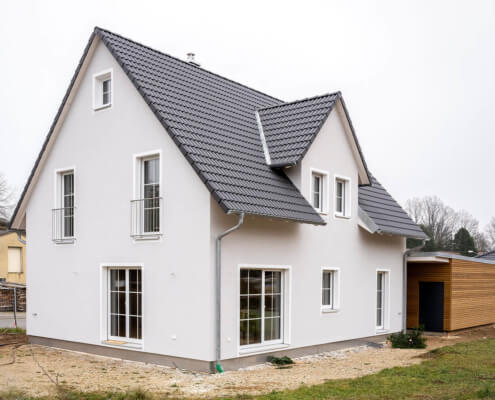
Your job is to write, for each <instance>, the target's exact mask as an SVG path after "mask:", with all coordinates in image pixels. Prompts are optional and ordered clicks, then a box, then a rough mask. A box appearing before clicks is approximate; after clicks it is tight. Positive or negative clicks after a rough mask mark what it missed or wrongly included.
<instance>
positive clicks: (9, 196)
mask: <svg viewBox="0 0 495 400" xmlns="http://www.w3.org/2000/svg"><path fill="white" fill-rule="evenodd" d="M12 208H13V192H12V189H11V187H10V186H9V184H8V183H7V179H5V176H4V175H3V174H2V173H0V219H4V220H8V219H9V218H10V213H11V212H12Z"/></svg>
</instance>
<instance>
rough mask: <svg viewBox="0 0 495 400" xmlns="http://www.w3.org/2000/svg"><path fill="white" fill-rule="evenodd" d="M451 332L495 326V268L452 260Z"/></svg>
mask: <svg viewBox="0 0 495 400" xmlns="http://www.w3.org/2000/svg"><path fill="white" fill-rule="evenodd" d="M451 263H452V299H451V309H452V321H451V323H452V325H451V330H456V329H463V328H468V327H471V326H478V325H485V324H490V323H494V322H495V265H492V264H484V263H478V262H474V261H465V260H457V259H452V260H451Z"/></svg>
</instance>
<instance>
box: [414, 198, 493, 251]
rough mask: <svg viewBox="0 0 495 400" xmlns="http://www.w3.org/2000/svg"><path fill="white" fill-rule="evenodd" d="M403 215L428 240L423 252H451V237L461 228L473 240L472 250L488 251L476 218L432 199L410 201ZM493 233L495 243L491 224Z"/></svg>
mask: <svg viewBox="0 0 495 400" xmlns="http://www.w3.org/2000/svg"><path fill="white" fill-rule="evenodd" d="M406 211H407V212H408V213H409V215H410V216H411V218H412V219H413V220H414V222H416V223H417V224H418V225H419V226H421V228H422V229H423V231H424V232H425V233H426V234H427V235H428V236H429V237H430V242H428V243H427V245H426V246H425V249H426V250H452V249H453V247H452V246H453V239H454V235H455V234H456V233H457V232H458V231H459V229H461V228H465V229H466V230H467V231H468V232H469V234H470V235H471V236H472V237H473V239H474V242H475V247H476V250H478V251H486V250H487V248H488V247H489V245H488V243H487V242H488V240H487V237H486V235H485V234H484V233H483V232H480V229H479V222H478V220H477V219H476V218H474V217H473V216H472V215H471V214H470V213H468V212H467V211H465V210H461V211H455V210H454V209H453V208H452V207H449V206H447V205H446V204H444V203H443V202H442V200H440V199H439V198H438V197H436V196H427V197H423V198H413V199H410V200H408V201H407V203H406ZM493 233H494V239H495V220H494V225H493ZM494 244H495V242H494Z"/></svg>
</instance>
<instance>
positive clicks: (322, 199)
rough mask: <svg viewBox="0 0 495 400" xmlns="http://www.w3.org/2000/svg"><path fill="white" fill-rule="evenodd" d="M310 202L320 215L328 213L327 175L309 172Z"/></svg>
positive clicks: (319, 172) (314, 171) (316, 171)
mask: <svg viewBox="0 0 495 400" xmlns="http://www.w3.org/2000/svg"><path fill="white" fill-rule="evenodd" d="M310 190H311V193H310V202H311V205H312V206H313V207H314V209H315V210H316V211H318V212H319V213H320V214H327V213H328V173H327V172H324V171H319V170H314V169H312V170H311V189H310Z"/></svg>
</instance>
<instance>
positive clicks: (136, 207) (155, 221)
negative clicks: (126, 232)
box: [131, 197, 163, 239]
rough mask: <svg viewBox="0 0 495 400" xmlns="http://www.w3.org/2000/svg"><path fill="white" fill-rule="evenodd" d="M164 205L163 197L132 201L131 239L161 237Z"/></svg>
mask: <svg viewBox="0 0 495 400" xmlns="http://www.w3.org/2000/svg"><path fill="white" fill-rule="evenodd" d="M162 203H163V199H162V198H161V197H150V198H146V199H137V200H131V237H133V238H134V239H158V238H160V237H161V226H160V215H161V209H162Z"/></svg>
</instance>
